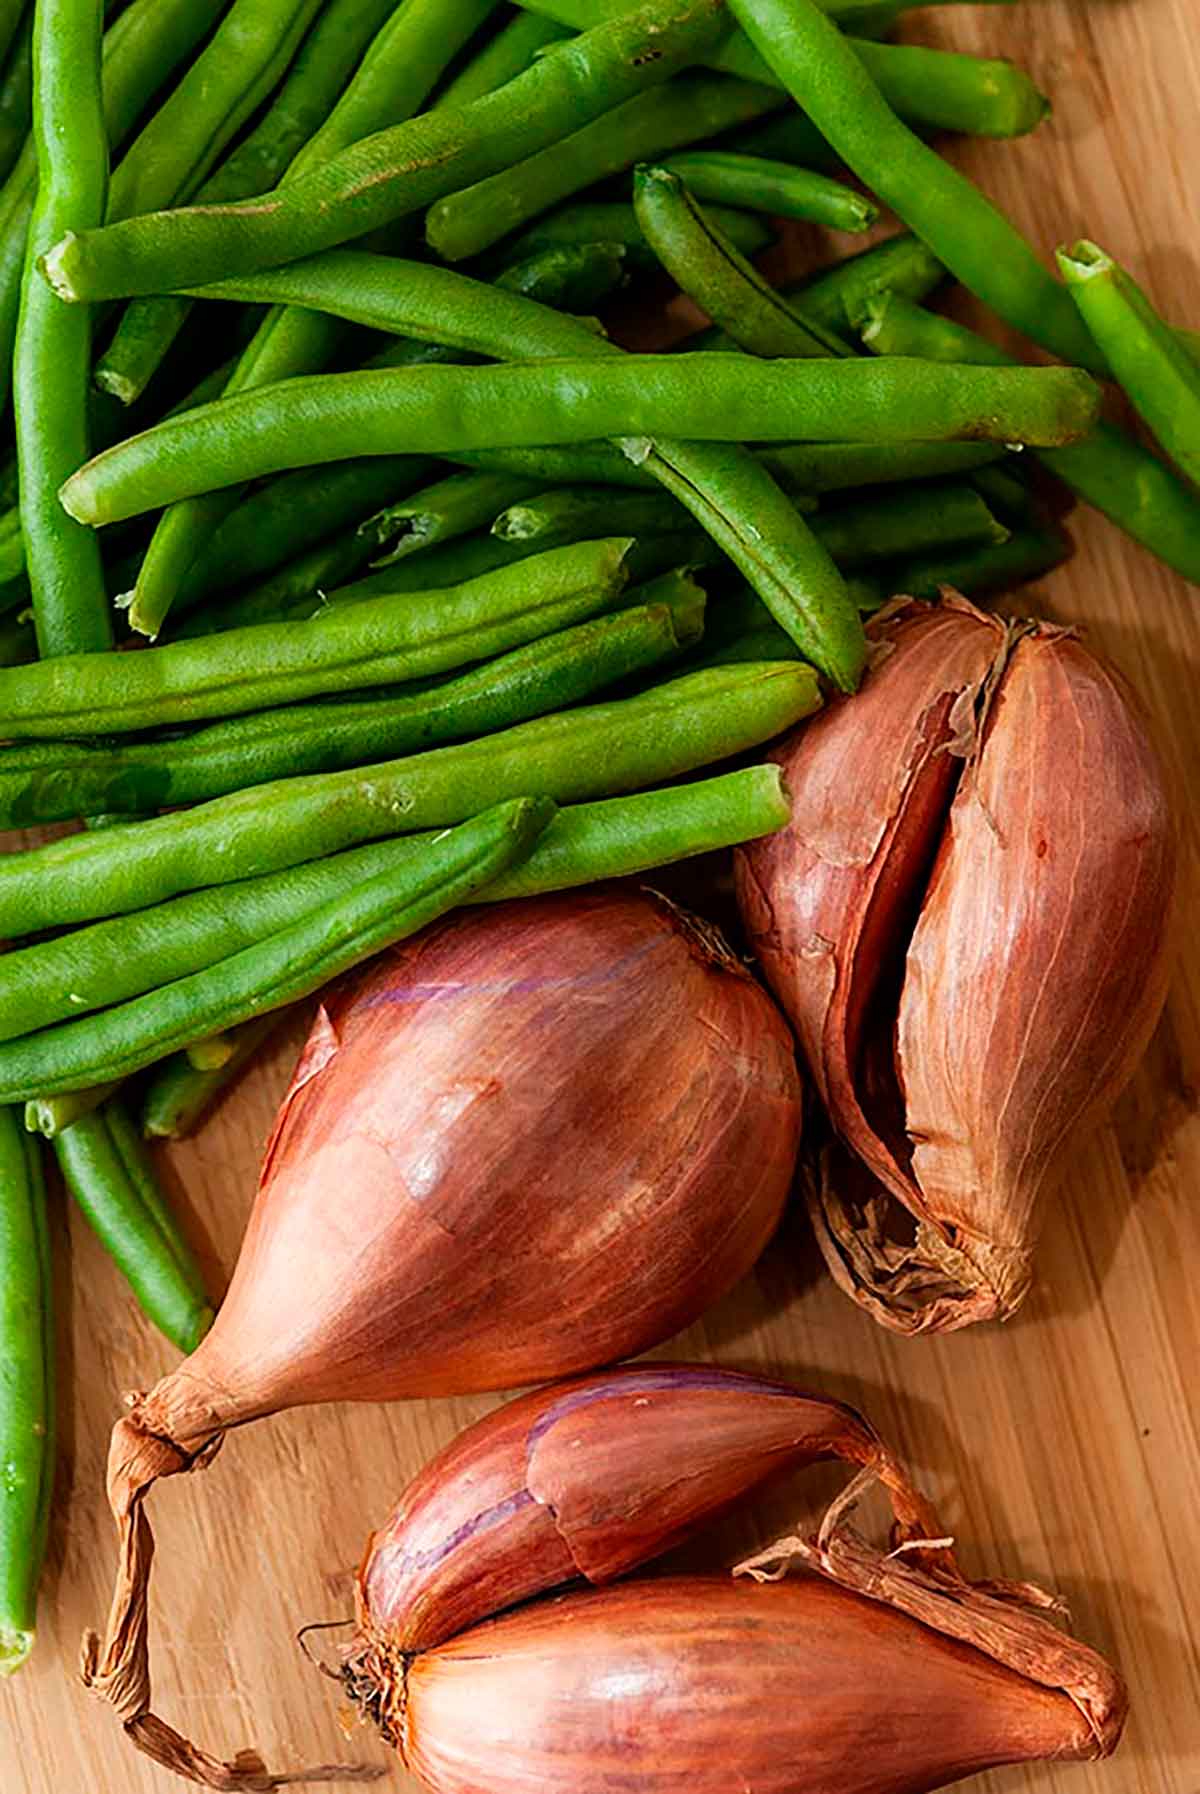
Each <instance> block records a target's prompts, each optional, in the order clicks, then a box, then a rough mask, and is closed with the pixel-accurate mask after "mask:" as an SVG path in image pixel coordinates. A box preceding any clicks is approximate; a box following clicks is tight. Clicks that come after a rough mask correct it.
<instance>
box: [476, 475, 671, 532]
mask: <svg viewBox="0 0 1200 1794" xmlns="http://www.w3.org/2000/svg"><path fill="white" fill-rule="evenodd" d="M610 517H619V518H620V519H621V524H620V527H621V532H622V534H623V535H627V536H643V535H647V534H650V535H659V534H661V533H662V532H663V531H665V530H679V529H685V528H686V527H687V525H688V523H689V522H690V521H691V520H690V518H689V516H688V513H687V512H686V511H685V510H684V509H683V506H682V505H680V504H678V503H677V502H676V501H675V499H673V498H671V497H670V496H669V494H667V493H666V492H662V491H659V490H655V491H653V492H631V493H623V492H614V491H612V489H611V488H610V487H608V486H558V487H552V488H551V489H550V490H549V491H548V492H531V493H530V494H529V495H528V497H526V498H522V499H521V500H519V501H514V502H513V503H512V504H511V505H509V506H508V508H507V509H506V510H504V511H502V512H501V513H500V515H499V516H498V517H497V518H496V520H495V522H494V523H493V524H492V534H493V535H494V536H499V537H500V538H501V539H502V540H504V541H510V542H514V541H529V540H532V541H534V542H541V541H542V540H547V539H548V540H550V541H560V540H562V539H563V536H564V534H565V533H566V532H570V533H571V534H572V535H575V534H576V533H578V535H579V536H580V537H581V538H582V537H587V536H591V535H595V534H596V532H597V531H598V530H600V529H602V528H604V527H605V524H606V520H607V519H608V518H610Z"/></svg>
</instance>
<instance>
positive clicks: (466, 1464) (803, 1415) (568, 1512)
mask: <svg viewBox="0 0 1200 1794" xmlns="http://www.w3.org/2000/svg"><path fill="white" fill-rule="evenodd" d="M828 1458H841V1459H843V1460H845V1461H846V1462H848V1463H850V1464H854V1465H858V1466H860V1467H868V1466H869V1467H871V1468H873V1469H874V1470H875V1471H876V1473H877V1474H878V1475H879V1476H880V1477H882V1478H883V1479H885V1480H886V1481H887V1483H888V1486H889V1488H890V1490H891V1491H892V1492H893V1502H894V1504H895V1505H896V1507H897V1512H898V1514H901V1515H902V1517H903V1521H904V1523H905V1525H906V1527H907V1529H908V1530H910V1531H914V1530H926V1529H927V1528H928V1526H929V1525H930V1524H931V1521H930V1520H929V1518H928V1516H927V1514H926V1513H925V1511H924V1509H923V1504H922V1503H921V1501H920V1498H919V1497H918V1496H917V1495H916V1493H915V1491H913V1490H911V1489H910V1488H909V1486H908V1484H907V1483H906V1481H905V1480H904V1478H903V1475H902V1473H901V1471H900V1470H899V1467H898V1466H897V1465H896V1464H895V1462H894V1460H893V1459H892V1457H891V1454H890V1453H889V1452H888V1451H887V1449H886V1447H885V1446H884V1445H883V1444H882V1442H881V1441H880V1440H879V1439H878V1438H877V1436H876V1434H875V1432H874V1431H873V1429H872V1428H871V1427H870V1426H869V1425H868V1423H867V1422H866V1421H865V1420H864V1419H863V1418H862V1417H861V1415H858V1414H856V1413H855V1412H854V1410H853V1409H852V1408H847V1407H845V1406H843V1404H842V1403H841V1402H834V1401H827V1400H824V1399H823V1398H822V1397H820V1396H817V1395H809V1394H805V1393H803V1392H802V1391H800V1390H798V1389H794V1388H792V1387H791V1386H790V1385H789V1384H787V1383H773V1382H769V1381H768V1380H767V1379H766V1378H764V1377H756V1376H747V1375H742V1374H740V1373H738V1372H736V1371H728V1370H721V1369H718V1368H717V1367H715V1366H712V1365H704V1364H646V1365H637V1366H633V1367H631V1368H627V1369H621V1370H615V1371H602V1372H599V1373H597V1374H595V1375H592V1376H589V1377H581V1378H578V1379H576V1380H574V1381H572V1382H569V1383H560V1384H555V1385H554V1386H553V1387H552V1388H550V1389H539V1390H535V1391H534V1392H533V1393H532V1394H530V1395H526V1396H521V1397H519V1398H518V1399H517V1400H516V1401H513V1402H509V1403H507V1404H506V1405H505V1406H504V1407H503V1408H498V1409H496V1410H495V1411H494V1412H493V1413H491V1414H489V1415H487V1416H486V1417H485V1418H484V1419H483V1420H480V1421H478V1422H476V1424H475V1425H474V1426H472V1427H468V1428H467V1429H466V1431H465V1432H463V1433H460V1434H459V1436H458V1438H457V1439H455V1440H453V1441H452V1442H451V1444H449V1445H448V1446H447V1447H446V1448H445V1450H443V1451H440V1452H439V1453H438V1454H437V1456H436V1457H434V1458H432V1459H431V1460H430V1462H429V1463H428V1464H427V1465H426V1466H425V1468H424V1469H423V1470H422V1471H421V1472H420V1473H419V1474H418V1475H417V1476H416V1477H415V1478H414V1480H413V1481H412V1482H411V1483H410V1484H409V1486H408V1488H407V1489H406V1490H405V1491H404V1494H403V1495H402V1496H401V1498H400V1500H399V1501H398V1502H397V1504H396V1506H395V1508H394V1509H393V1510H392V1512H391V1514H390V1515H389V1516H388V1518H387V1520H386V1521H385V1523H384V1524H383V1526H381V1527H380V1529H379V1530H378V1532H376V1533H374V1534H373V1535H372V1537H371V1539H370V1541H369V1543H368V1546H367V1552H366V1555H365V1558H364V1560H363V1564H362V1568H361V1570H360V1572H359V1579H358V1615H359V1638H358V1640H357V1642H356V1644H355V1645H354V1646H352V1647H351V1649H350V1652H349V1653H348V1655H349V1656H350V1657H351V1658H354V1659H359V1660H369V1659H371V1658H372V1657H375V1658H377V1659H379V1661H380V1663H381V1666H382V1668H381V1673H384V1674H386V1670H387V1666H388V1665H394V1664H395V1662H396V1660H397V1659H398V1658H400V1657H404V1656H409V1655H412V1654H413V1653H414V1652H417V1651H423V1650H428V1649H429V1648H430V1647H431V1646H433V1645H436V1644H440V1643H442V1642H443V1640H444V1639H446V1638H449V1637H451V1636H452V1635H453V1634H454V1633H456V1632H461V1631H463V1630H464V1629H465V1628H466V1627H467V1626H471V1625H474V1624H475V1623H476V1622H477V1621H478V1620H480V1619H484V1618H486V1617H488V1616H489V1615H491V1614H494V1613H498V1612H500V1611H501V1610H502V1609H503V1608H505V1607H510V1606H512V1605H514V1604H515V1603H516V1602H518V1601H525V1600H528V1599H529V1598H530V1597H531V1596H533V1595H536V1594H540V1593H542V1592H544V1591H545V1590H546V1589H549V1588H553V1587H555V1586H556V1585H558V1584H561V1583H564V1582H567V1581H570V1580H573V1579H574V1578H577V1577H583V1578H586V1579H587V1580H588V1581H589V1582H596V1583H603V1582H610V1581H612V1580H613V1579H614V1578H615V1577H617V1576H620V1575H623V1574H624V1573H625V1572H626V1571H628V1570H630V1569H632V1568H634V1566H635V1565H637V1564H640V1563H643V1562H645V1561H646V1560H647V1559H649V1558H651V1557H655V1556H657V1555H659V1554H660V1553H661V1552H663V1551H666V1550H669V1549H670V1548H671V1547H672V1546H673V1545H676V1544H678V1543H679V1542H680V1540H682V1539H683V1538H685V1537H686V1536H687V1535H688V1534H690V1533H691V1532H693V1531H694V1530H695V1529H696V1528H697V1527H699V1526H700V1525H702V1524H703V1523H704V1522H705V1521H706V1520H708V1519H711V1518H712V1517H713V1516H714V1515H716V1514H719V1513H722V1512H724V1511H726V1510H727V1509H728V1508H730V1507H731V1506H733V1504H734V1503H735V1502H737V1501H738V1500H739V1499H740V1498H741V1497H742V1496H744V1495H745V1494H747V1492H748V1491H750V1490H752V1489H754V1488H755V1487H757V1486H758V1485H759V1484H761V1483H763V1482H765V1481H766V1480H767V1479H768V1478H769V1477H772V1476H777V1475H779V1474H780V1473H781V1472H783V1471H786V1470H793V1469H797V1468H801V1467H803V1466H805V1465H808V1464H814V1463H817V1462H819V1461H820V1460H822V1459H828ZM371 1673H372V1672H371V1669H370V1666H369V1663H366V1664H365V1666H364V1667H361V1668H360V1669H359V1671H358V1672H357V1680H358V1682H359V1685H360V1691H361V1688H362V1685H363V1684H364V1683H365V1682H366V1681H367V1680H368V1679H369V1677H370V1675H371Z"/></svg>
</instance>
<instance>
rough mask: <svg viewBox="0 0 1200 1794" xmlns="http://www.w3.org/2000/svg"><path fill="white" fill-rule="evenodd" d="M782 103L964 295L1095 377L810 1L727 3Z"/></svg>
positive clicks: (949, 176) (986, 209)
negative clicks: (804, 118) (795, 110)
mask: <svg viewBox="0 0 1200 1794" xmlns="http://www.w3.org/2000/svg"><path fill="white" fill-rule="evenodd" d="M730 8H731V11H732V12H733V13H734V15H735V17H736V18H737V19H738V20H739V22H740V23H741V25H742V27H743V29H744V30H745V31H746V33H747V35H748V36H749V38H750V39H751V41H752V42H753V43H754V45H755V46H756V48H757V49H758V50H759V52H760V53H761V54H762V56H763V57H764V58H765V59H766V60H767V61H768V62H770V63H771V65H772V66H773V67H774V68H775V70H776V71H777V73H778V75H779V78H780V79H781V80H782V81H783V82H784V83H785V84H786V86H787V89H788V91H789V93H790V94H791V95H792V97H793V99H794V100H795V101H796V104H797V105H798V106H801V107H802V108H803V109H804V111H805V112H807V113H808V115H809V117H810V118H811V119H812V120H813V122H814V123H815V124H816V125H817V127H818V129H819V130H820V131H821V132H822V133H823V134H824V136H825V137H827V138H828V140H829V142H830V143H831V144H832V145H833V147H834V149H835V150H836V151H837V152H838V154H839V155H840V156H841V157H842V159H843V161H844V162H845V163H846V165H847V166H848V167H849V168H851V169H853V171H854V173H855V174H856V175H858V177H859V179H860V180H861V181H863V182H864V183H865V185H866V186H867V187H869V188H870V190H871V192H872V193H874V194H875V195H876V196H877V197H878V198H879V199H881V200H882V201H883V203H884V204H885V205H887V206H889V207H890V208H891V209H892V211H894V212H895V213H896V215H897V216H898V217H899V218H902V219H903V220H904V222H905V223H906V224H907V225H909V226H910V228H911V229H912V230H914V231H915V232H916V233H917V235H918V236H920V237H921V238H922V239H923V240H924V241H925V242H926V243H927V244H928V245H929V247H930V248H931V249H932V250H933V251H934V253H935V254H936V255H937V256H938V257H939V258H940V259H941V260H942V261H943V262H944V263H945V264H946V266H947V267H948V268H949V269H950V271H951V272H952V273H953V274H955V275H956V276H957V277H958V279H959V280H961V281H962V283H963V285H964V286H965V287H967V288H969V289H970V291H971V292H973V293H974V294H975V295H976V296H977V297H978V298H980V299H982V300H983V301H984V303H985V304H986V305H990V306H991V307H992V308H993V309H994V310H995V311H997V312H998V313H999V314H1000V316H1001V317H1002V318H1005V319H1007V320H1008V322H1009V323H1010V324H1013V325H1015V326H1016V327H1017V328H1018V329H1019V330H1023V331H1024V332H1025V334H1026V335H1027V336H1031V337H1032V338H1033V340H1034V341H1035V342H1039V343H1041V344H1042V345H1043V346H1044V347H1045V348H1047V349H1050V350H1051V351H1052V352H1053V353H1054V354H1056V355H1059V356H1061V357H1062V358H1063V360H1064V361H1070V362H1076V363H1078V364H1079V365H1080V366H1082V367H1090V368H1093V369H1095V370H1096V371H1098V372H1101V373H1102V372H1104V359H1103V356H1101V355H1099V354H1097V351H1096V348H1095V345H1094V344H1093V342H1092V340H1091V338H1090V336H1089V335H1088V332H1087V331H1086V330H1085V329H1084V328H1083V326H1082V324H1081V322H1080V319H1079V317H1078V315H1077V313H1076V312H1075V309H1074V307H1073V306H1072V304H1071V301H1070V299H1069V297H1068V296H1067V294H1066V293H1065V292H1064V290H1063V288H1062V287H1061V286H1060V285H1059V284H1058V282H1057V281H1056V280H1055V279H1054V277H1053V276H1052V275H1051V274H1050V272H1049V270H1048V269H1046V268H1045V267H1043V265H1042V263H1041V262H1040V261H1039V260H1038V257H1037V256H1036V255H1035V253H1034V251H1033V249H1032V248H1031V247H1030V245H1029V244H1028V243H1027V242H1026V240H1025V238H1024V237H1023V236H1022V235H1021V233H1020V232H1019V231H1018V230H1017V229H1016V227H1015V226H1014V225H1013V224H1012V223H1011V222H1010V221H1009V220H1008V219H1007V218H1006V217H1005V216H1004V214H1003V213H1002V212H1000V211H999V210H998V209H997V207H995V206H994V205H993V204H992V203H991V201H990V200H988V199H986V198H985V197H984V195H983V194H982V193H981V192H980V191H979V189H978V188H977V187H976V186H975V185H974V184H973V183H972V182H971V181H969V180H968V179H967V178H966V176H965V175H962V174H960V173H959V172H958V170H957V169H954V168H951V166H950V165H949V163H947V162H945V161H943V159H942V157H941V156H939V155H938V154H937V152H936V151H935V150H932V149H930V148H928V146H927V145H926V144H924V143H922V142H921V140H920V138H918V137H916V136H915V135H914V134H913V132H912V131H910V130H909V129H908V127H907V126H906V125H904V124H902V123H901V122H900V120H899V119H898V118H897V117H896V115H895V114H894V113H893V111H892V110H891V107H890V106H889V105H888V103H887V100H886V99H885V98H884V96H883V95H882V94H881V92H880V90H879V87H878V86H877V85H876V83H875V81H874V80H873V79H872V77H871V74H869V73H868V71H867V69H866V67H864V64H863V62H862V61H861V60H860V59H859V57H858V56H857V55H856V53H855V51H854V50H853V49H852V48H851V46H850V45H849V44H848V43H847V42H846V40H845V38H843V37H842V35H841V33H840V32H839V31H838V30H837V28H836V26H834V25H832V24H831V23H830V21H829V20H828V19H827V18H826V17H825V16H824V14H823V13H821V12H820V11H819V9H818V8H817V7H816V6H815V5H813V0H730Z"/></svg>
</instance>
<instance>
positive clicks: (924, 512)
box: [812, 482, 1009, 567]
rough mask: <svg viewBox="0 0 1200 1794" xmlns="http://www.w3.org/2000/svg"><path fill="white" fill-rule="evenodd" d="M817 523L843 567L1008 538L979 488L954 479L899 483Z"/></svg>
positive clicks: (816, 528) (821, 517)
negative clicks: (925, 483) (915, 485)
mask: <svg viewBox="0 0 1200 1794" xmlns="http://www.w3.org/2000/svg"><path fill="white" fill-rule="evenodd" d="M812 527H813V529H814V531H815V532H816V534H817V536H818V538H819V539H820V540H821V541H822V542H823V543H824V544H825V547H826V548H827V549H828V550H829V553H830V554H831V555H832V556H833V558H834V560H835V561H837V563H838V565H839V566H846V567H857V566H861V565H862V564H863V563H864V562H871V561H884V560H894V559H896V557H897V556H899V555H913V554H917V553H921V554H926V553H928V552H929V551H930V550H931V549H937V548H941V547H944V546H945V545H947V544H951V545H957V544H960V543H962V544H969V545H972V546H973V545H975V544H980V545H986V544H997V543H1001V542H1007V541H1008V538H1009V531H1008V530H1007V529H1005V527H1004V525H1003V524H1001V523H998V522H997V521H996V519H995V517H993V515H992V513H991V511H990V510H989V509H988V507H987V505H986V503H985V502H984V500H983V498H982V497H981V496H980V494H979V493H978V492H976V491H975V489H974V487H972V486H969V485H967V484H965V483H951V482H946V483H944V484H940V485H939V484H935V483H930V484H929V485H928V486H922V487H918V488H916V489H915V490H914V489H910V488H908V487H903V486H901V487H895V488H893V489H892V490H890V491H888V492H883V493H879V494H877V495H876V496H874V497H871V498H868V499H860V500H858V501H857V502H856V503H850V504H843V505H840V506H838V507H837V508H836V509H833V510H830V511H822V512H821V513H820V514H819V515H818V516H816V517H814V518H813V521H812Z"/></svg>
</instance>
